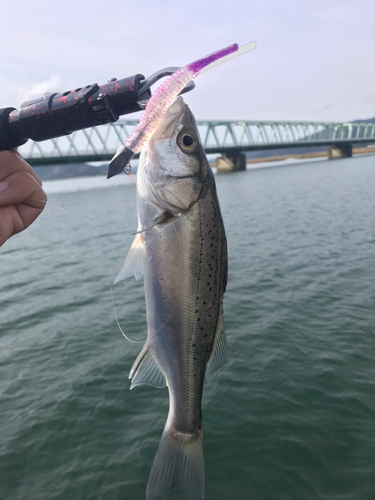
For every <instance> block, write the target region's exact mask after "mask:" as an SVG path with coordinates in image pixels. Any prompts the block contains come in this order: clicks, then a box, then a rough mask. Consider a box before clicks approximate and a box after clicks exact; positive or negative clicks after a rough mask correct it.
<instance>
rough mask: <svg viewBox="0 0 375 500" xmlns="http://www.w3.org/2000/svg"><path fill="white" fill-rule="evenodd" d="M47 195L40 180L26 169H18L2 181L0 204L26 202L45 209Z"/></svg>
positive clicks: (0, 184) (0, 185)
mask: <svg viewBox="0 0 375 500" xmlns="http://www.w3.org/2000/svg"><path fill="white" fill-rule="evenodd" d="M46 200H47V196H46V194H45V192H44V191H43V189H42V186H41V185H40V184H39V182H38V181H37V180H36V179H35V177H33V176H32V175H30V174H29V173H28V172H25V171H17V172H14V173H13V174H11V175H9V176H8V177H6V178H5V179H3V181H2V182H1V183H0V206H6V205H16V204H17V203H24V204H26V205H28V206H31V207H34V208H38V209H43V208H44V206H45V203H44V202H45V201H46Z"/></svg>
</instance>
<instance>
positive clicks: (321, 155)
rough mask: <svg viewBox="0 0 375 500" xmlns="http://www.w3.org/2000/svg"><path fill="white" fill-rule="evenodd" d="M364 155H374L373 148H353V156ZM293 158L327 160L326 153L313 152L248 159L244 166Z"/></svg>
mask: <svg viewBox="0 0 375 500" xmlns="http://www.w3.org/2000/svg"><path fill="white" fill-rule="evenodd" d="M365 153H375V146H370V147H366V148H353V155H359V154H365ZM291 158H293V159H294V160H307V159H309V158H327V151H314V152H311V153H301V154H296V155H293V154H286V155H278V156H268V157H267V158H250V159H248V160H246V164H247V165H248V164H252V163H265V162H270V161H282V160H288V159H291Z"/></svg>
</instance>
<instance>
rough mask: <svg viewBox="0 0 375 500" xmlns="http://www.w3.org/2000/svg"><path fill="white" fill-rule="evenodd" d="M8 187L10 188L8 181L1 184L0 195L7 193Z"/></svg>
mask: <svg viewBox="0 0 375 500" xmlns="http://www.w3.org/2000/svg"><path fill="white" fill-rule="evenodd" d="M8 187H9V184H8V181H3V182H0V195H2V194H3V193H5V191H6V190H7V189H8Z"/></svg>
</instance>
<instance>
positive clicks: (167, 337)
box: [115, 97, 227, 500]
mask: <svg viewBox="0 0 375 500" xmlns="http://www.w3.org/2000/svg"><path fill="white" fill-rule="evenodd" d="M137 185H138V187H137V189H138V191H137V206H138V231H137V234H136V237H135V240H134V242H133V244H132V246H131V248H130V251H129V254H128V256H127V258H126V260H125V263H124V266H123V268H122V270H121V272H120V274H119V275H118V277H117V278H116V280H115V282H117V281H120V280H121V279H124V278H126V277H128V276H131V275H135V276H136V278H138V277H140V276H141V275H142V273H144V289H145V298H146V311H147V325H148V334H147V341H146V344H145V346H144V347H143V349H142V351H141V353H140V354H139V356H138V357H137V359H136V361H135V363H134V365H133V367H132V369H131V372H130V375H129V378H130V379H131V380H132V385H131V388H133V387H135V386H137V385H142V384H149V385H153V386H156V387H165V386H166V385H167V386H168V389H169V398H170V408H169V414H168V419H167V422H166V425H165V428H164V432H163V435H162V438H161V441H160V444H159V448H158V451H157V453H156V456H155V459H154V462H153V465H152V469H151V472H150V476H149V480H148V485H147V492H146V498H147V500H161V499H164V498H165V497H166V496H167V495H168V494H169V493H170V492H171V491H172V490H173V489H179V490H180V491H182V493H183V494H184V495H185V496H186V497H187V498H188V499H189V500H203V497H204V460H203V426H202V411H201V401H202V391H203V383H204V379H205V378H206V379H207V380H210V379H211V378H212V376H213V375H214V373H215V372H216V371H217V370H218V369H220V368H221V367H222V366H223V365H224V364H225V363H226V362H227V344H226V338H225V333H224V322H223V293H224V291H225V287H226V282H227V245H226V237H225V231H224V225H223V220H222V216H221V212H220V207H219V202H218V198H217V194H216V187H215V180H214V176H213V173H212V171H211V168H210V166H209V164H208V161H207V158H206V155H205V153H204V149H203V146H202V144H201V142H200V139H199V133H198V129H197V125H196V122H195V119H194V116H193V114H192V113H191V111H190V110H189V108H188V106H187V105H186V104H185V103H184V101H183V100H182V98H181V97H180V98H178V99H177V100H176V101H175V102H174V104H172V106H171V107H170V108H169V110H168V112H167V113H166V115H165V117H164V118H163V120H162V122H161V124H160V126H159V127H158V129H157V131H156V132H155V133H154V135H153V136H152V138H151V139H150V140H149V141H148V142H147V143H146V145H145V146H144V148H143V150H142V153H141V157H140V161H139V166H138V173H137Z"/></svg>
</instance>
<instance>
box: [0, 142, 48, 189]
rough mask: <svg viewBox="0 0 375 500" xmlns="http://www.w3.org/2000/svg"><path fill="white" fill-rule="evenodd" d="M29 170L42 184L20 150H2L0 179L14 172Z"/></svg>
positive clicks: (0, 153) (0, 155)
mask: <svg viewBox="0 0 375 500" xmlns="http://www.w3.org/2000/svg"><path fill="white" fill-rule="evenodd" d="M18 171H21V172H27V173H28V174H30V175H31V176H32V177H34V179H35V180H36V181H37V182H38V184H40V185H42V182H41V180H40V179H39V177H38V176H37V175H36V173H35V171H34V170H33V168H32V167H31V166H30V165H29V164H28V163H27V162H26V161H25V160H24V159H23V158H22V156H21V155H20V154H19V152H18V151H16V150H14V149H13V150H12V151H0V181H1V180H2V179H4V178H5V177H8V176H9V175H10V174H12V173H13V172H18Z"/></svg>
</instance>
